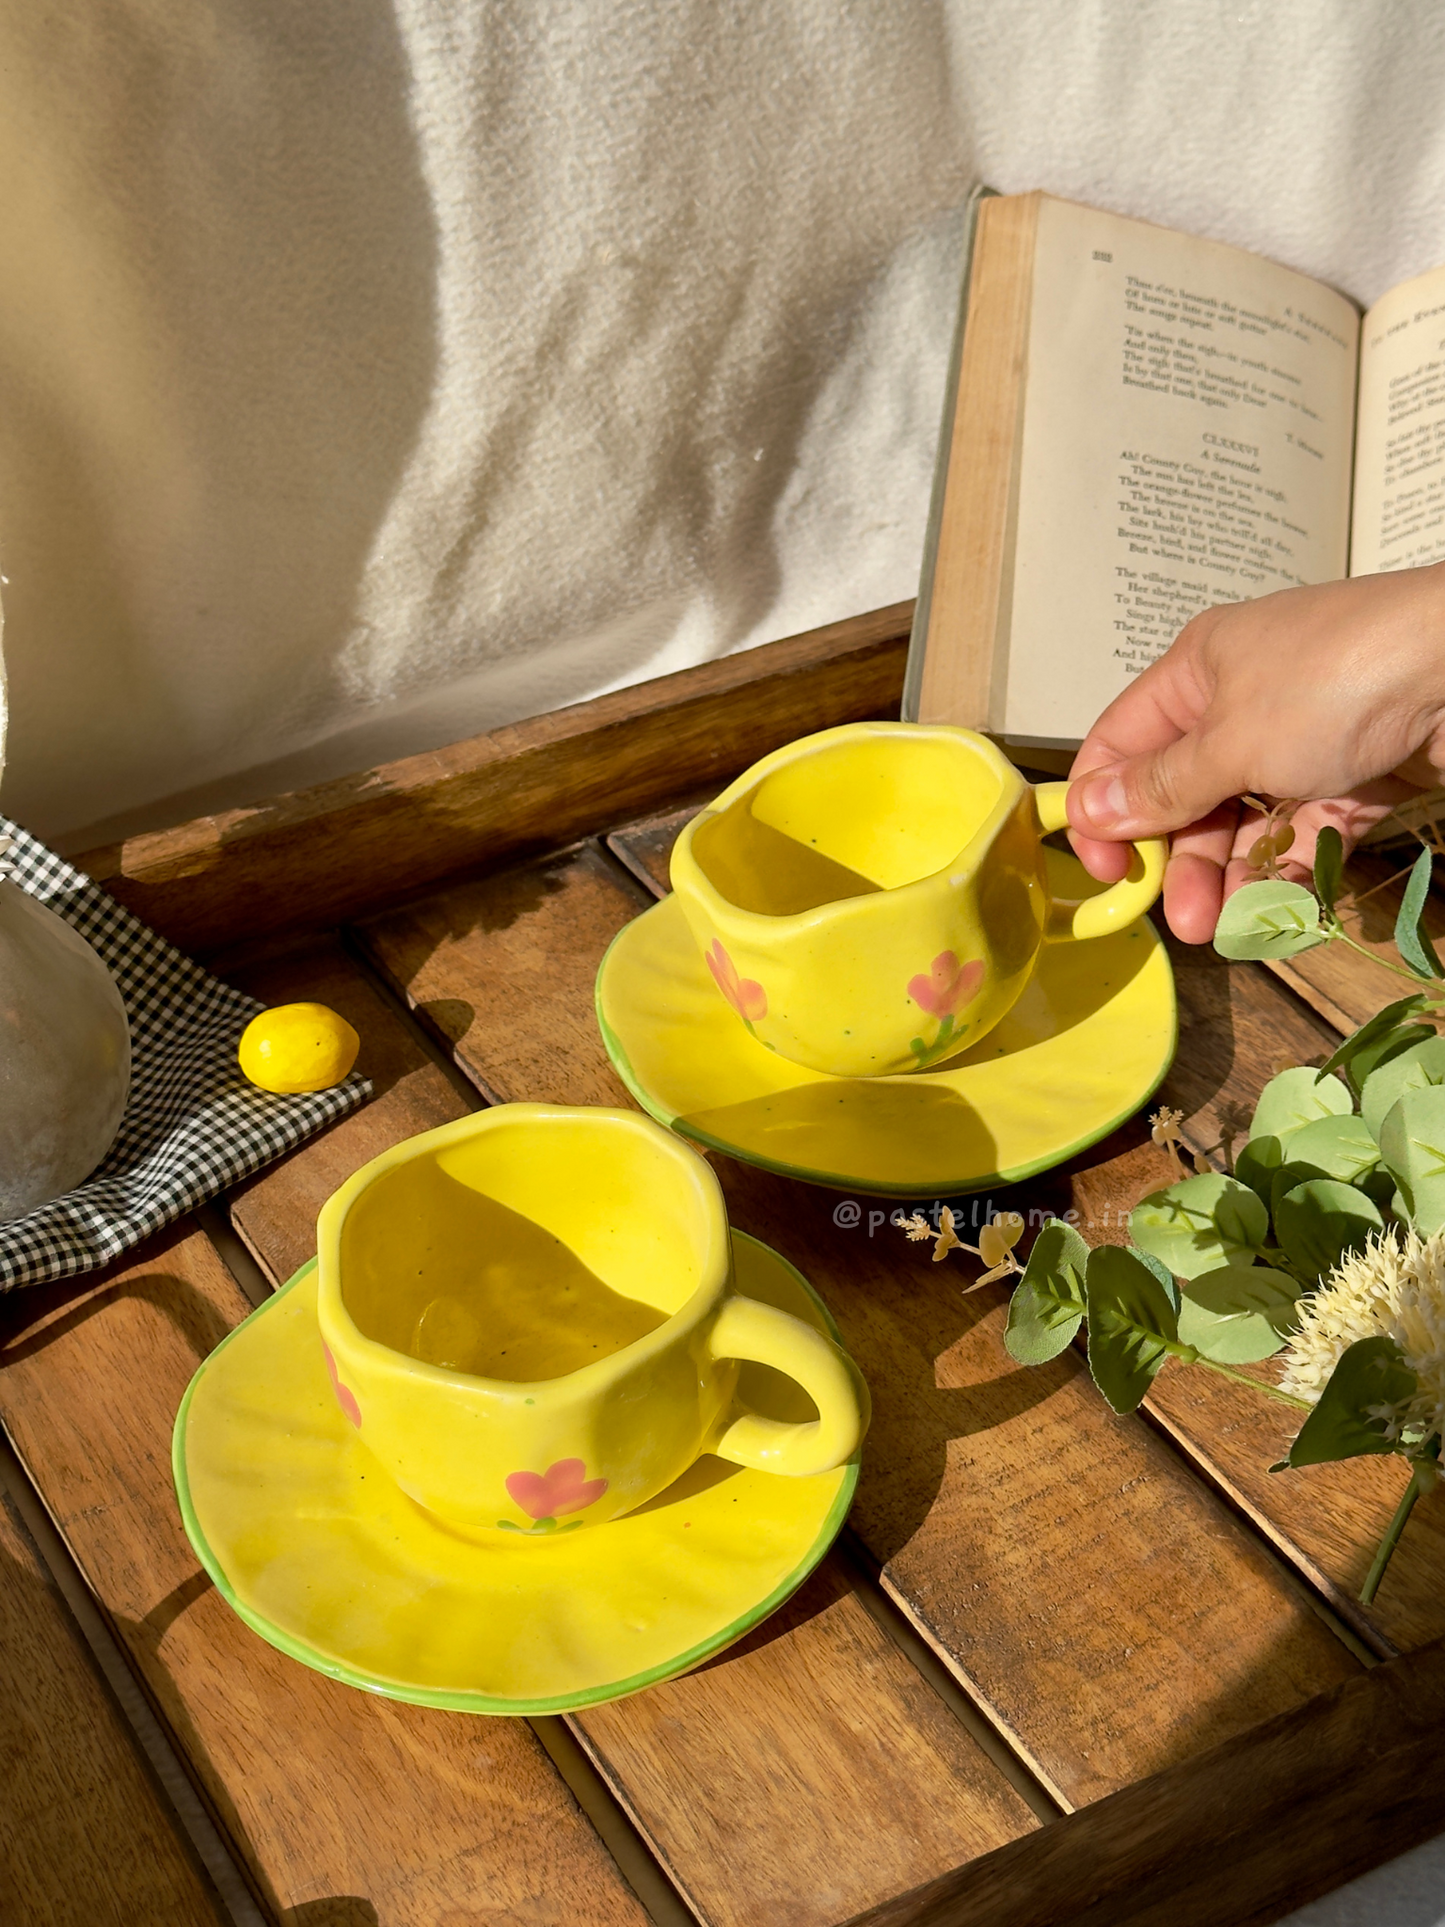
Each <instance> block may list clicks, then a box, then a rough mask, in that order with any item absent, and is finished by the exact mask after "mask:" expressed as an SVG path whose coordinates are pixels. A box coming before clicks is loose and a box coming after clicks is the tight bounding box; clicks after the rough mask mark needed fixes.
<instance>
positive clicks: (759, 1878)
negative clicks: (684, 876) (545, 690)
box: [238, 847, 1036, 1927]
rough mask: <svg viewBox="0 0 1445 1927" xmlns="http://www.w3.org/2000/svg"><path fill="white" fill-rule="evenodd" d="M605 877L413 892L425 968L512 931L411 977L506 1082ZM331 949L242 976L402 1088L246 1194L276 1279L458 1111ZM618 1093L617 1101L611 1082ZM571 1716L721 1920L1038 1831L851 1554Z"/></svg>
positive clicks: (877, 1881) (687, 1888)
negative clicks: (457, 948) (473, 961)
mask: <svg viewBox="0 0 1445 1927" xmlns="http://www.w3.org/2000/svg"><path fill="white" fill-rule="evenodd" d="M617 888H618V885H617V882H616V881H615V877H614V873H613V871H612V869H611V867H610V865H608V863H607V862H606V860H605V858H603V857H602V855H601V854H600V852H599V851H598V850H597V849H596V848H595V847H584V848H583V849H582V850H580V851H576V852H573V853H572V854H571V855H570V856H569V857H567V858H564V859H561V860H558V861H555V862H551V863H547V864H544V865H541V866H538V867H537V868H536V869H535V870H527V871H523V872H518V873H514V874H512V875H503V876H501V877H498V878H495V879H493V880H492V881H491V882H490V883H489V884H483V885H477V886H469V887H466V888H464V889H462V890H460V891H456V892H451V893H449V894H448V895H447V896H446V897H445V898H444V899H442V900H441V904H440V910H439V912H438V910H437V907H436V906H432V905H421V906H417V907H415V908H414V909H412V910H410V911H408V912H405V913H403V914H404V920H405V929H406V932H407V936H406V939H405V941H406V942H407V944H408V946H409V954H414V955H415V956H416V957H418V958H421V959H423V960H426V959H429V958H431V957H432V956H435V955H440V957H441V959H442V962H441V963H440V964H439V965H438V966H437V968H438V970H439V971H442V972H445V973H450V974H454V966H453V965H451V964H449V963H448V961H447V960H448V959H449V958H451V957H452V946H454V945H458V944H460V945H461V946H462V951H463V954H465V946H466V938H467V936H468V935H469V934H471V933H475V932H477V931H481V932H483V933H491V934H494V935H495V934H499V933H502V932H506V933H508V934H509V936H510V939H511V940H510V942H509V943H508V944H507V945H506V946H505V948H502V949H499V950H498V952H497V953H496V954H495V955H494V956H493V957H492V959H491V964H490V967H489V970H488V975H487V980H486V983H485V984H484V985H481V986H477V987H475V989H476V994H475V995H473V994H472V991H471V990H470V989H463V988H461V987H460V986H458V987H455V988H453V989H452V990H450V991H445V992H438V993H437V994H436V995H432V994H431V993H430V992H429V991H428V990H427V987H426V982H425V972H424V971H421V972H419V973H418V981H417V984H416V992H417V1004H418V1008H419V1009H420V1010H421V1012H422V1013H423V1014H424V1015H425V1016H426V1017H427V1018H428V1020H429V1021H430V1023H431V1024H432V1025H433V1026H435V1027H436V1028H437V1029H438V1031H441V1032H447V1031H450V1032H451V1033H453V1034H455V1035H457V1036H459V1037H466V1036H469V1035H471V1034H473V1033H474V1032H475V1033H476V1034H477V1035H478V1036H482V1037H494V1038H495V1042H496V1050H497V1059H496V1061H497V1066H498V1068H497V1073H496V1074H497V1079H498V1081H499V1082H502V1083H505V1082H507V1081H508V1080H510V1079H512V1078H514V1077H517V1078H521V1077H525V1076H526V1060H525V1057H522V1058H516V1057H513V1056H511V1055H509V1054H508V1052H509V1046H510V1041H511V1040H510V1038H509V1035H508V1026H507V1025H506V1024H505V1023H503V1024H502V1025H501V1026H500V1027H498V1028H497V1029H495V1031H494V1030H493V1029H492V1027H491V1025H490V1023H489V1019H490V1018H491V1017H492V1016H493V1015H494V1014H495V1012H496V1010H497V1009H498V1008H502V1009H509V1008H511V1007H512V1006H513V1005H518V1006H521V1005H525V1004H526V1003H527V1001H528V1000H529V999H530V998H533V997H534V996H535V994H536V990H535V982H536V980H537V979H538V978H539V977H543V976H545V975H546V970H545V968H544V966H545V960H546V957H547V954H548V949H549V946H550V944H551V943H552V942H553V941H554V940H555V937H556V934H557V933H558V932H560V931H564V930H569V929H574V928H576V927H578V926H581V927H584V928H585V927H588V926H589V921H590V920H593V919H595V912H596V908H597V906H598V904H599V903H600V904H602V905H604V906H605V907H606V908H608V909H609V910H610V907H611V905H612V903H613V901H614V898H615V893H616V890H617ZM639 900H640V899H639ZM627 907H628V908H629V909H630V908H631V907H633V906H632V903H631V901H629V902H628V905H627ZM325 954H326V953H324V952H323V951H321V950H318V949H317V948H309V949H307V950H304V951H301V952H299V953H298V954H297V956H296V957H295V958H294V959H293V960H292V961H291V963H290V964H288V963H287V962H286V961H285V960H281V961H278V962H275V963H272V964H268V965H267V966H265V968H264V970H257V971H253V972H249V973H242V982H243V984H244V986H245V987H246V988H247V989H250V990H253V991H255V992H256V993H257V994H266V995H268V996H271V997H278V998H280V997H300V996H303V995H310V994H312V992H313V990H314V989H315V987H316V986H317V985H319V984H321V983H323V982H324V983H325V984H326V986H327V1001H330V1002H333V1003H334V1004H335V1007H336V1008H338V1009H341V1010H344V1011H345V1012H346V1014H347V1015H349V1016H351V1017H352V1020H353V1021H354V1022H356V1023H357V1024H358V1026H359V1027H360V1028H361V1031H362V1037H363V1052H364V1054H370V1061H373V1062H374V1063H385V1064H387V1065H389V1066H391V1068H392V1073H393V1081H392V1082H391V1083H390V1085H389V1088H388V1091H387V1094H386V1095H385V1096H384V1097H383V1098H382V1099H381V1100H380V1101H379V1102H378V1103H377V1104H376V1105H373V1106H372V1107H371V1108H370V1110H369V1111H368V1112H364V1113H362V1114H361V1116H362V1117H369V1118H370V1120H371V1122H370V1126H369V1129H368V1135H367V1139H366V1142H365V1143H362V1142H361V1140H360V1135H359V1133H353V1134H352V1137H351V1139H350V1140H349V1141H347V1142H345V1143H343V1141H342V1132H343V1131H344V1130H346V1129H347V1128H348V1127H346V1126H343V1127H342V1130H339V1131H336V1132H333V1133H331V1134H330V1135H329V1137H327V1138H325V1139H322V1140H320V1141H319V1142H317V1143H316V1144H314V1145H311V1146H306V1147H303V1148H302V1150H300V1151H299V1152H297V1153H296V1154H295V1155H294V1156H293V1157H291V1158H288V1159H287V1160H286V1161H285V1162H284V1163H282V1164H279V1165H277V1166H275V1167H273V1169H272V1171H271V1172H270V1173H268V1174H267V1176H266V1177H265V1178H264V1179H263V1180H261V1186H260V1189H264V1191H265V1205H266V1208H265V1211H264V1213H263V1212H260V1211H258V1210H257V1208H256V1199H257V1191H256V1190H254V1189H253V1191H252V1192H251V1194H250V1197H249V1199H248V1200H247V1201H246V1203H245V1207H244V1209H245V1211H246V1213H247V1215H246V1216H245V1220H244V1221H245V1224H246V1235H247V1239H248V1241H249V1242H250V1243H252V1244H253V1245H254V1246H255V1248H256V1251H257V1254H258V1256H259V1257H260V1258H261V1260H262V1262H263V1263H264V1264H265V1265H266V1266H267V1268H268V1269H269V1270H270V1271H271V1272H272V1274H273V1275H276V1276H279V1275H281V1274H282V1272H283V1271H284V1270H286V1269H287V1268H288V1267H290V1266H291V1264H292V1259H293V1258H294V1256H295V1248H294V1239H295V1237H297V1236H299V1235H300V1228H301V1226H302V1225H304V1224H311V1223H313V1222H314V1201H315V1197H316V1193H317V1189H318V1185H319V1183H320V1182H324V1183H325V1184H326V1185H328V1186H329V1185H334V1184H336V1183H339V1182H340V1181H341V1179H342V1178H343V1177H344V1176H346V1175H347V1174H348V1171H349V1169H350V1168H354V1166H353V1163H352V1160H353V1159H354V1160H355V1162H356V1163H360V1162H362V1161H364V1159H365V1158H366V1157H369V1156H372V1155H374V1154H375V1152H376V1151H377V1150H378V1149H380V1148H381V1141H382V1139H386V1140H387V1141H394V1140H395V1139H397V1138H400V1137H403V1136H406V1135H408V1134H410V1133H412V1132H416V1131H421V1130H425V1129H428V1128H429V1127H430V1126H431V1125H433V1124H438V1123H443V1122H445V1121H446V1120H447V1119H448V1118H449V1117H451V1116H454V1115H456V1103H455V1094H454V1093H453V1092H452V1091H451V1090H450V1089H449V1088H448V1087H446V1086H445V1080H438V1079H437V1078H436V1076H435V1075H434V1074H433V1075H432V1076H431V1077H429V1078H428V1077H426V1076H424V1074H423V1072H424V1067H425V1066H426V1060H425V1058H424V1056H423V1054H422V1053H421V1051H420V1049H419V1048H418V1047H417V1045H416V1044H415V1043H413V1042H411V1041H410V1040H409V1039H408V1038H407V1036H406V1034H405V1032H404V1031H403V1030H402V1029H401V1027H400V1026H399V1025H398V1023H397V1021H396V1019H395V1017H394V1016H393V1015H392V1014H391V1013H390V1012H389V1011H388V1010H387V1009H386V1008H385V1007H384V1006H382V1005H380V1004H378V1003H376V1001H375V998H374V993H372V992H371V991H370V990H369V989H368V988H367V986H366V985H365V984H364V983H361V982H360V981H359V980H358V979H357V978H356V975H355V968H354V966H348V965H347V964H346V961H345V959H344V958H343V957H342V956H341V955H340V953H338V952H336V951H335V950H332V951H331V952H330V958H331V961H330V963H329V965H328V966H327V970H328V972H329V974H327V975H325V976H324V977H323V975H322V957H323V955H325ZM348 968H350V969H351V971H352V979H353V981H352V983H351V984H350V985H349V986H348V985H347V984H346V983H345V982H344V977H345V973H346V970H347V969H348ZM288 971H289V972H290V973H291V974H289V975H288ZM589 1010H590V1004H586V1005H584V1007H583V1009H582V1010H581V1011H580V1013H578V1014H579V1015H580V1016H581V1017H582V1018H583V1019H584V1020H585V1018H586V1017H587V1014H588V1011H589ZM569 1037H570V1032H569V1030H568V1029H567V1027H566V1026H563V1027H562V1028H560V1029H559V1030H558V1032H557V1033H556V1035H555V1036H552V1037H551V1038H550V1039H545V1040H542V1044H541V1045H539V1042H538V1038H537V1034H536V1031H535V1029H534V1028H524V1030H523V1031H522V1033H521V1038H522V1044H523V1046H524V1047H525V1046H528V1045H530V1046H531V1047H532V1048H533V1049H534V1050H535V1051H536V1055H537V1061H538V1063H539V1064H540V1065H541V1066H542V1068H541V1070H540V1071H539V1073H538V1076H539V1077H540V1078H541V1080H542V1082H541V1085H540V1087H539V1089H538V1091H537V1093H536V1094H538V1095H556V1094H557V1092H558V1090H559V1089H560V1088H562V1087H563V1086H564V1085H565V1081H566V1079H567V1077H568V1075H569V1072H568V1060H569V1051H570V1048H571V1047H570V1043H569ZM363 1061H367V1057H366V1056H364V1059H363ZM608 1095H609V1096H610V1097H611V1098H613V1099H615V1101H617V1102H625V1101H626V1099H625V1096H623V1095H622V1093H621V1091H620V1087H619V1090H618V1091H616V1092H612V1093H609V1094H608ZM352 1122H353V1123H359V1122H360V1119H356V1120H352ZM311 1165H314V1166H315V1170H313V1169H310V1168H308V1166H311ZM318 1170H319V1171H321V1172H323V1173H324V1177H323V1178H322V1179H320V1180H319V1179H318V1177H317V1176H316V1171H318ZM240 1215H241V1207H238V1216H240ZM288 1226H289V1227H290V1229H289V1230H288V1229H287V1227H288ZM575 1725H576V1727H577V1730H578V1732H579V1735H580V1737H581V1738H582V1739H583V1742H584V1744H585V1745H586V1746H587V1747H588V1750H589V1752H590V1753H591V1754H592V1756H593V1758H594V1759H595V1760H596V1762H597V1764H598V1766H599V1768H600V1770H601V1771H602V1772H603V1774H604V1776H605V1777H606V1779H607V1780H608V1782H609V1784H610V1785H611V1787H612V1789H613V1791H614V1792H615V1794H616V1795H617V1797H618V1799H619V1800H620V1801H621V1803H622V1804H623V1806H624V1807H625V1808H626V1809H627V1810H628V1812H629V1813H630V1814H631V1815H632V1816H633V1818H634V1819H635V1821H636V1823H637V1825H638V1827H639V1830H640V1831H642V1832H643V1834H644V1836H645V1837H647V1838H648V1839H649V1840H650V1841H651V1843H652V1844H653V1846H654V1848H655V1850H656V1851H657V1853H658V1855H659V1857H660V1858H661V1860H662V1861H663V1864H664V1865H665V1866H666V1868H667V1870H668V1872H669V1874H670V1875H671V1877H672V1879H673V1880H674V1882H675V1883H676V1885H677V1886H678V1887H679V1889H680V1890H681V1891H682V1892H683V1893H684V1894H685V1895H686V1896H687V1898H688V1900H689V1902H690V1903H691V1905H692V1906H693V1908H694V1909H695V1910H696V1911H697V1913H698V1914H699V1915H700V1917H701V1918H702V1919H703V1920H704V1921H707V1922H709V1923H717V1927H763V1924H764V1923H773V1922H776V1923H778V1927H831V1923H833V1922H835V1921H837V1920H840V1919H842V1918H845V1917H846V1916H847V1915H849V1914H851V1913H855V1912H857V1911H858V1909H859V1908H860V1907H862V1906H865V1905H868V1904H871V1903H872V1902H873V1901H874V1900H877V1899H881V1898H883V1897H884V1896H886V1895H888V1894H890V1893H893V1892H896V1891H898V1890H899V1889H900V1888H904V1887H908V1886H911V1885H915V1884H916V1883H917V1882H918V1881H919V1880H920V1879H922V1878H925V1877H928V1876H927V1875H925V1873H924V1872H923V1870H924V1869H928V1872H929V1874H931V1873H934V1872H938V1871H941V1870H942V1869H944V1868H946V1867H950V1866H953V1865H956V1864H958V1863H959V1862H960V1861H961V1860H966V1859H969V1858H972V1857H973V1856H974V1855H975V1854H977V1853H980V1852H984V1851H987V1850H988V1849H989V1848H991V1847H993V1846H995V1845H997V1844H999V1842H1001V1841H1003V1840H1008V1839H1012V1838H1013V1837H1014V1836H1015V1835H1016V1834H1018V1833H1020V1832H1023V1831H1026V1830H1029V1829H1031V1828H1032V1827H1033V1826H1034V1825H1035V1824H1036V1823H1035V1821H1034V1818H1033V1815H1032V1814H1031V1812H1030V1811H1029V1809H1028V1807H1027V1806H1026V1805H1025V1803H1024V1802H1023V1800H1022V1799H1021V1798H1020V1797H1019V1795H1018V1794H1017V1793H1016V1792H1015V1791H1014V1790H1013V1788H1012V1786H1010V1784H1009V1783H1008V1781H1007V1780H1006V1779H1005V1778H1004V1777H1003V1776H1002V1775H1001V1774H1000V1773H999V1772H998V1771H997V1770H996V1769H995V1768H994V1767H993V1766H992V1765H991V1764H990V1762H989V1761H988V1759H987V1758H986V1756H985V1755H984V1754H983V1752H982V1751H981V1749H980V1748H979V1747H978V1745H977V1744H976V1743H975V1742H974V1741H973V1740H972V1739H971V1738H970V1737H969V1735H968V1733H967V1732H966V1731H965V1730H964V1728H963V1727H962V1726H961V1725H959V1723H958V1722H957V1721H956V1720H955V1719H954V1718H953V1716H952V1715H951V1714H950V1713H949V1711H948V1710H947V1709H946V1707H944V1705H943V1704H942V1703H941V1702H940V1700H939V1699H938V1698H937V1696H936V1695H935V1694H934V1693H933V1692H932V1690H931V1689H930V1688H929V1687H928V1686H926V1685H925V1684H924V1683H923V1681H922V1680H920V1678H919V1677H918V1675H917V1674H916V1673H915V1672H914V1670H913V1668H912V1667H911V1666H909V1665H908V1663H907V1662H906V1660H905V1659H903V1657H902V1656H901V1655H900V1654H899V1652H898V1651H897V1649H896V1647H894V1645H893V1644H892V1643H891V1642H890V1641H889V1640H888V1639H887V1638H886V1637H885V1636H884V1635H883V1633H882V1632H881V1631H880V1630H879V1627H878V1625H877V1624H876V1623H875V1620H874V1619H873V1617H872V1616H871V1615H870V1614H869V1613H868V1611H867V1610H866V1608H865V1607H864V1606H863V1605H862V1604H861V1603H860V1602H859V1600H858V1598H857V1597H856V1596H855V1586H854V1582H853V1580H852V1579H851V1577H850V1576H849V1575H848V1574H847V1572H846V1569H845V1568H843V1567H842V1566H841V1565H839V1564H836V1563H834V1562H832V1561H830V1562H828V1564H827V1565H826V1567H825V1568H824V1569H823V1570H822V1571H821V1572H820V1573H819V1574H818V1575H816V1576H815V1578H814V1579H813V1581H812V1582H811V1583H810V1584H809V1585H808V1586H807V1587H805V1588H804V1590H803V1591H802V1593H800V1595H799V1596H798V1598H797V1599H795V1600H794V1601H793V1602H791V1604H790V1605H789V1606H788V1607H787V1608H786V1609H785V1610H784V1612H783V1613H781V1614H779V1615H777V1616H775V1617H774V1618H773V1619H771V1620H769V1622H768V1623H767V1625H766V1626H765V1627H763V1628H761V1629H760V1630H759V1631H758V1632H756V1633H755V1634H753V1635H752V1636H751V1638H750V1639H748V1640H747V1641H745V1642H743V1643H742V1644H741V1645H739V1646H738V1647H736V1648H734V1649H733V1651H732V1652H731V1653H729V1654H728V1655H727V1656H726V1658H725V1659H723V1660H721V1661H715V1662H713V1663H712V1664H711V1665H709V1666H707V1667H705V1668H703V1669H702V1670H701V1671H700V1672H698V1673H696V1674H694V1675H692V1676H691V1677H690V1678H689V1679H686V1680H681V1681H676V1682H674V1683H672V1684H670V1685H668V1686H664V1687H660V1688H654V1689H653V1690H652V1691H651V1692H649V1693H646V1694H643V1695H640V1696H638V1697H637V1698H635V1699H632V1700H628V1701H625V1702H621V1703H619V1704H617V1705H615V1706H608V1707H602V1708H597V1709H594V1710H593V1711H591V1712H589V1713H588V1714H587V1715H586V1717H585V1718H584V1719H581V1720H579V1721H577V1722H575ZM760 1761H765V1762H766V1763H767V1764H766V1769H765V1772H766V1779H767V1784H768V1786H769V1788H770V1789H771V1791H770V1794H769V1797H767V1798H765V1799H760V1798H759V1797H758V1792H757V1785H758V1775H759V1762H760ZM579 1919H585V1920H588V1921H589V1922H590V1919H591V1916H589V1915H585V1914H583V1915H579Z"/></svg>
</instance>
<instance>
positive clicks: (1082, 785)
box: [1069, 775, 1129, 830]
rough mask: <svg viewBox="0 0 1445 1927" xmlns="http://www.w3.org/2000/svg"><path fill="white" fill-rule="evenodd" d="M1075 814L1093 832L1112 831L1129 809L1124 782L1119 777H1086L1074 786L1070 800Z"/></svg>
mask: <svg viewBox="0 0 1445 1927" xmlns="http://www.w3.org/2000/svg"><path fill="white" fill-rule="evenodd" d="M1069 800H1070V801H1071V802H1072V804H1073V806H1074V814H1075V815H1076V816H1081V817H1083V819H1084V822H1085V824H1086V825H1087V827H1088V828H1089V829H1091V830H1112V829H1113V827H1114V825H1115V824H1116V823H1118V822H1119V821H1120V819H1121V818H1122V817H1123V816H1124V814H1125V811H1126V810H1127V808H1128V800H1129V799H1128V797H1127V795H1126V794H1125V790H1124V781H1123V778H1122V777H1119V776H1108V775H1101V776H1085V777H1082V778H1081V779H1080V780H1079V781H1078V782H1077V783H1075V785H1074V790H1073V795H1072V796H1071V797H1070V799H1069Z"/></svg>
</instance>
